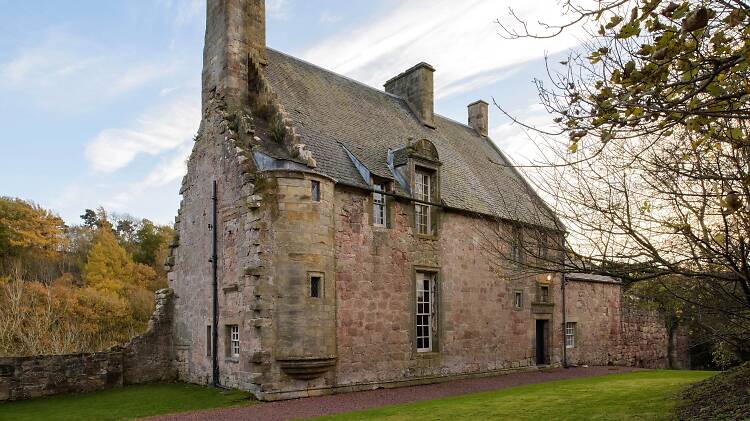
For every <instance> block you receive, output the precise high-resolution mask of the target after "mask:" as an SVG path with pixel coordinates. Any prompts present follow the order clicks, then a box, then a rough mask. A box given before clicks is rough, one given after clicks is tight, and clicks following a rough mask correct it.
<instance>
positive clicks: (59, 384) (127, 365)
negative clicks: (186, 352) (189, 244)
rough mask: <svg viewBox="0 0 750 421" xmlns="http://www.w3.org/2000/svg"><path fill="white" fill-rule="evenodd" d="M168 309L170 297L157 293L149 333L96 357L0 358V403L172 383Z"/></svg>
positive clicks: (170, 335) (77, 355) (169, 314)
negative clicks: (162, 382)
mask: <svg viewBox="0 0 750 421" xmlns="http://www.w3.org/2000/svg"><path fill="white" fill-rule="evenodd" d="M171 304H172V292H171V291H170V290H161V291H158V292H157V293H156V308H155V310H154V314H153V315H152V317H151V321H150V322H149V327H148V330H147V331H146V333H144V334H143V335H141V336H137V337H135V338H133V339H132V340H131V341H130V342H129V343H128V344H126V345H125V346H124V347H115V348H113V349H111V350H109V351H105V352H96V353H82V354H71V355H39V356H32V357H0V401H7V400H19V399H30V398H38V397H42V396H50V395H59V394H67V393H84V392H93V391H96V390H102V389H109V388H113V387H119V386H122V385H123V384H136V383H147V382H154V381H170V380H174V379H175V375H174V370H173V368H172V358H171V352H170V350H171V337H172V334H171V319H172V305H171Z"/></svg>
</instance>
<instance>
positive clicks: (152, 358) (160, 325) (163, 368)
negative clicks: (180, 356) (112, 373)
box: [122, 289, 177, 385]
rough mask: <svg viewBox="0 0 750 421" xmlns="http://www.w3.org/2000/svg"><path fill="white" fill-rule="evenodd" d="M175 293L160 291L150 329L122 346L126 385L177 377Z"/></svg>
mask: <svg viewBox="0 0 750 421" xmlns="http://www.w3.org/2000/svg"><path fill="white" fill-rule="evenodd" d="M173 320H174V293H173V292H172V290H170V289H163V290H160V291H157V292H156V306H155V308H154V314H153V315H152V316H151V320H149V322H148V328H147V329H146V332H145V333H143V334H142V335H140V336H136V337H135V338H133V339H131V340H130V341H129V342H128V343H127V344H125V346H124V347H123V349H122V357H123V367H122V376H123V379H122V382H123V384H126V385H127V384H140V383H153V382H166V381H172V380H174V379H176V378H177V373H176V372H175V369H174V365H173V364H172V361H174V347H173V346H172V321H173Z"/></svg>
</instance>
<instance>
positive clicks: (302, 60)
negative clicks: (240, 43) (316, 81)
mask: <svg viewBox="0 0 750 421" xmlns="http://www.w3.org/2000/svg"><path fill="white" fill-rule="evenodd" d="M266 49H267V50H270V51H273V52H274V53H277V54H281V55H282V56H285V57H288V58H290V59H292V60H295V61H298V62H300V63H304V64H306V65H308V66H310V67H314V68H316V69H318V70H322V71H324V72H326V73H329V74H331V75H333V76H336V77H340V78H342V79H346V80H348V81H349V82H353V83H355V84H357V85H359V86H362V87H364V88H367V89H369V90H371V91H375V92H377V93H379V94H383V95H385V96H389V97H391V98H396V99H400V100H402V101H406V99H405V98H404V97H402V96H398V95H396V94H392V93H390V92H386V91H381V90H380V89H377V88H374V87H372V86H370V85H368V84H366V83H364V82H360V81H358V80H357V79H353V78H351V77H349V76H345V75H342V74H341V73H336V72H334V71H333V70H331V69H326V68H325V67H322V66H319V65H317V64H315V63H311V62H309V61H307V60H304V59H301V58H299V57H295V56H293V55H291V54H287V53H285V52H282V51H279V50H276V49H274V48H271V47H266Z"/></svg>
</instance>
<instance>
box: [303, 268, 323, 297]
mask: <svg viewBox="0 0 750 421" xmlns="http://www.w3.org/2000/svg"><path fill="white" fill-rule="evenodd" d="M314 277H317V278H320V285H318V296H317V297H313V295H312V279H313V278H314ZM325 285H326V274H325V272H316V271H308V272H307V287H308V290H307V298H308V299H311V300H322V299H324V298H325V290H326V288H325Z"/></svg>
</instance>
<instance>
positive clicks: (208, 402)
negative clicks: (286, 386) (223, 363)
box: [0, 383, 253, 421]
mask: <svg viewBox="0 0 750 421" xmlns="http://www.w3.org/2000/svg"><path fill="white" fill-rule="evenodd" d="M248 397H249V395H248V394H247V393H244V392H238V391H224V390H219V389H209V388H206V387H201V386H195V385H188V384H180V383H177V384H154V385H144V386H128V387H124V388H119V389H110V390H105V391H101V392H93V393H86V394H81V395H67V396H54V397H49V398H38V399H32V400H28V401H18V402H8V403H0V420H13V421H27V420H29V421H31V420H34V421H37V420H56V421H57V420H59V421H65V420H76V421H77V420H97V421H98V420H129V419H134V418H140V417H147V416H150V415H160V414H171V413H175V412H184V411H196V410H200V409H208V408H219V407H227V406H239V405H249V404H251V403H253V401H251V400H249V399H248Z"/></svg>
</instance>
